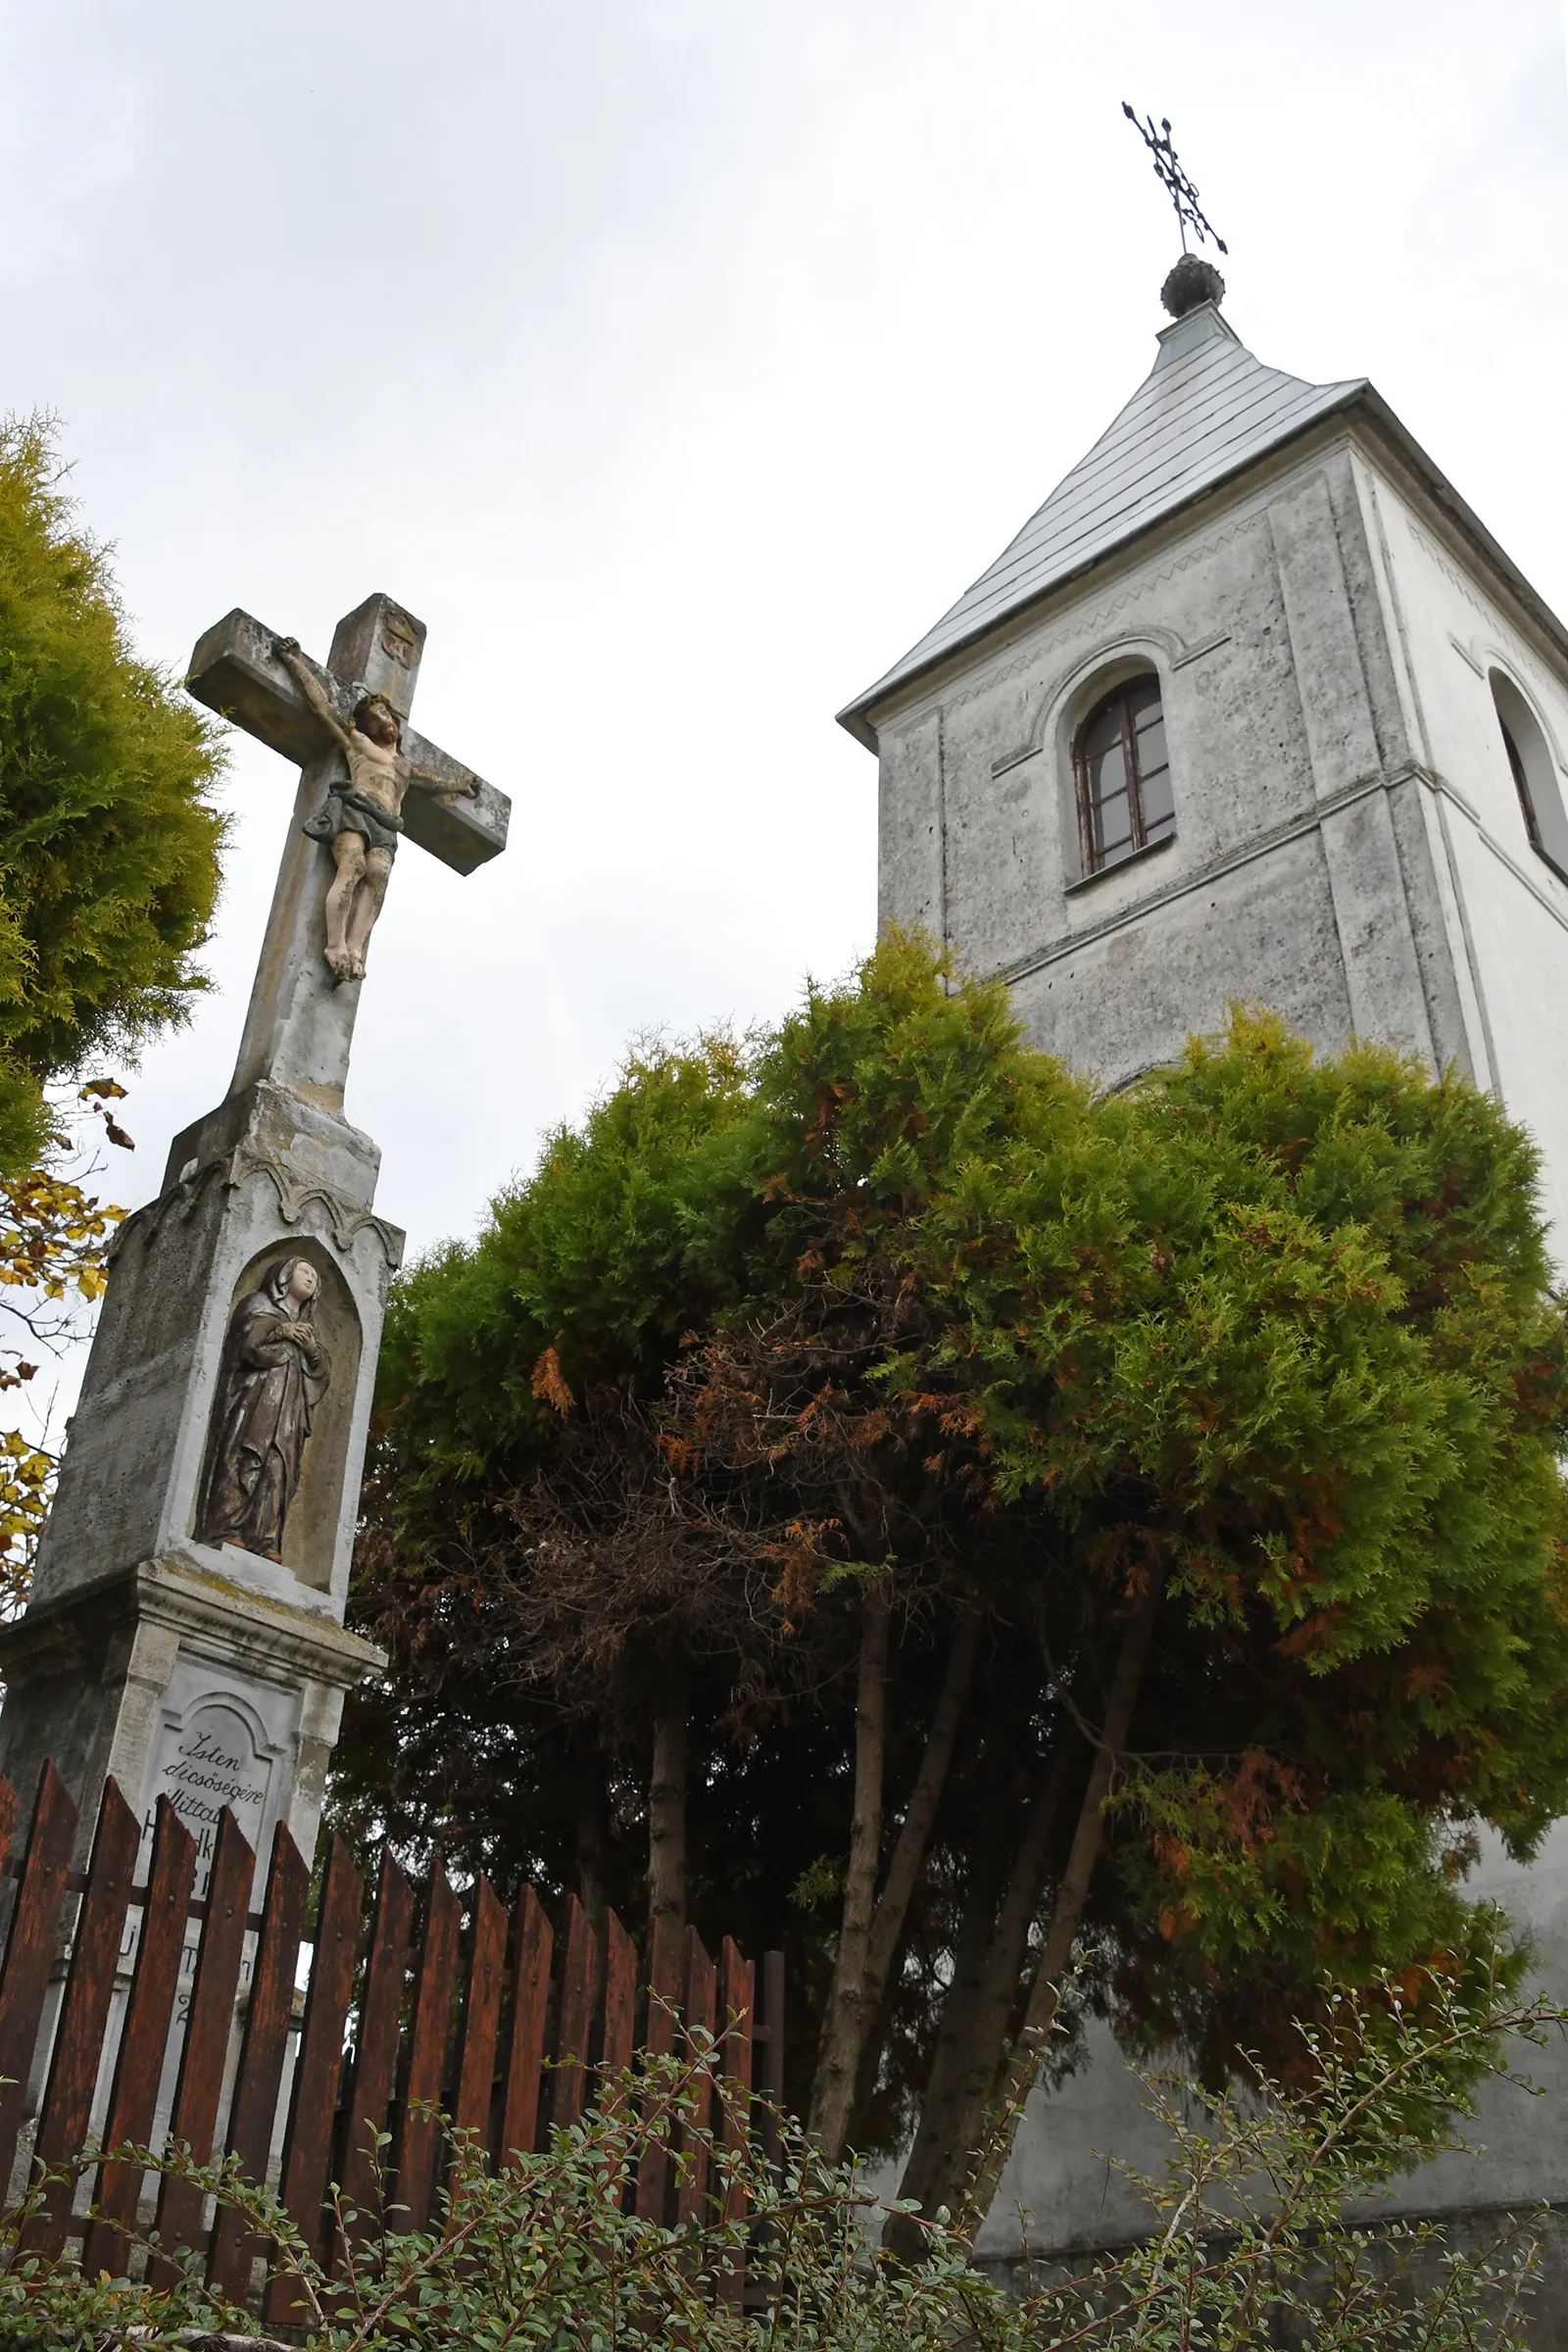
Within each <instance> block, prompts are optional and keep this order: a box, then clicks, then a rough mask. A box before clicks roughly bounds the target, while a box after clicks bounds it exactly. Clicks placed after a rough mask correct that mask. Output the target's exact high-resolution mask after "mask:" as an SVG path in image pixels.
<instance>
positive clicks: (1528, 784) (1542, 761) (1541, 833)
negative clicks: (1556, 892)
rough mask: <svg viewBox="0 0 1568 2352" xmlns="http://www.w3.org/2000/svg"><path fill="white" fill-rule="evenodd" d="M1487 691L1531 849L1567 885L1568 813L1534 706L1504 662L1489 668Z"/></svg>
mask: <svg viewBox="0 0 1568 2352" xmlns="http://www.w3.org/2000/svg"><path fill="white" fill-rule="evenodd" d="M1486 676H1487V686H1488V689H1489V691H1490V693H1491V696H1492V708H1493V711H1494V714H1495V718H1496V722H1497V732H1498V736H1499V737H1500V747H1499V748H1500V749H1501V751H1502V753H1503V756H1504V758H1505V760H1507V763H1508V769H1509V773H1510V775H1511V778H1512V781H1513V787H1514V791H1515V792H1516V794H1517V795H1518V801H1519V811H1520V816H1521V818H1522V820H1523V824H1524V828H1525V832H1526V834H1527V836H1528V838H1529V842H1530V846H1531V848H1532V849H1533V850H1534V851H1535V853H1536V855H1537V857H1538V858H1541V859H1542V860H1543V861H1544V863H1545V864H1547V865H1549V866H1550V867H1551V869H1552V871H1553V872H1554V873H1555V874H1556V875H1557V876H1558V878H1559V879H1560V880H1562V881H1564V882H1568V809H1565V808H1564V805H1563V792H1562V771H1561V764H1560V761H1559V760H1558V759H1557V758H1556V757H1555V751H1554V746H1553V744H1552V742H1551V739H1550V737H1549V735H1548V734H1547V732H1546V729H1545V726H1544V723H1543V721H1542V718H1541V715H1540V713H1539V712H1538V711H1537V709H1536V707H1535V704H1534V702H1533V701H1532V700H1531V698H1530V697H1529V696H1528V695H1527V694H1526V693H1525V692H1524V690H1523V688H1522V687H1521V686H1520V685H1519V683H1518V681H1517V679H1515V678H1514V677H1512V676H1511V675H1510V674H1509V672H1508V671H1507V670H1506V669H1504V668H1503V667H1502V666H1501V664H1500V663H1497V662H1492V663H1491V664H1489V666H1488V669H1487V673H1486Z"/></svg>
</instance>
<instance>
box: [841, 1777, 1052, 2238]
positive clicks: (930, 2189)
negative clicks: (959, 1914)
mask: <svg viewBox="0 0 1568 2352" xmlns="http://www.w3.org/2000/svg"><path fill="white" fill-rule="evenodd" d="M1081 1753H1082V1749H1081V1746H1080V1743H1079V1741H1078V1740H1076V1738H1074V1737H1072V1736H1071V1735H1069V1736H1068V1737H1067V1738H1065V1739H1064V1740H1062V1742H1061V1744H1060V1745H1059V1746H1058V1747H1057V1749H1056V1750H1055V1753H1054V1755H1053V1756H1052V1757H1051V1759H1050V1761H1049V1762H1048V1764H1047V1765H1046V1768H1045V1771H1044V1773H1043V1774H1042V1776H1041V1780H1040V1785H1039V1787H1038V1789H1036V1791H1035V1795H1034V1801H1033V1802H1032V1804H1031V1805H1030V1807H1029V1812H1028V1816H1027V1819H1026V1820H1025V1822H1024V1828H1023V1835H1022V1837H1021V1838H1020V1839H1019V1841H1018V1849H1017V1852H1016V1854H1015V1855H1014V1857H1013V1864H1012V1869H1011V1871H1010V1872H1009V1873H1008V1878H1007V1887H1006V1891H1005V1894H1004V1896H1003V1900H1002V1908H1001V1911H1000V1912H991V1913H988V1919H987V1932H986V1935H985V1939H984V1945H983V1948H982V1950H981V1953H980V1956H979V1959H978V1962H977V1964H976V1965H975V1967H974V1971H973V1976H972V1980H971V1981H969V1982H967V1983H965V1982H964V1981H963V1979H962V1977H961V1976H960V1971H959V1968H958V1967H955V1971H954V1986H953V1991H952V1993H950V1995H949V2002H948V2005H949V2007H950V2008H952V2009H953V2013H954V2014H953V2020H952V2025H951V2028H950V2025H949V2019H948V2016H947V2013H946V2011H944V2015H943V2021H942V2032H941V2036H940V2038H939V2040H938V2043H937V2050H936V2056H935V2059H934V2061H933V2063H932V2068H931V2079H930V2081H929V2082H928V2083H927V2085H926V2093H925V2097H924V2099H923V2100H922V2101H921V2105H920V2125H919V2129H918V2131H916V2133H915V2135H914V2145H913V2146H912V2147H911V2149H910V2150H909V2156H908V2161H907V2164H906V2166H905V2168H904V2179H903V2180H902V2181H901V2182H900V2184H899V2195H900V2197H901V2198H904V2197H912V2198H914V2199H915V2200H916V2201H917V2202H918V2204H919V2207H920V2210H921V2212H922V2213H924V2214H927V2215H930V2214H934V2213H935V2212H936V2210H937V2208H938V2206H939V2205H946V2206H947V2208H948V2210H949V2211H950V2212H954V2211H956V2208H957V2204H958V2200H959V2198H960V2197H961V2196H962V2193H963V2185H964V2182H965V2181H966V2180H967V2179H968V2177H969V2173H970V2169H971V2167H972V2166H973V2164H974V2161H975V2154H976V2150H977V2147H978V2144H979V2140H980V2134H981V2131H983V2129H984V2126H985V2116H986V2109H987V2107H988V2106H989V2105H990V2103H991V2098H992V2094H993V2092H994V2091H995V2089H996V2085H997V2076H998V2074H999V2072H1000V2070H1001V2067H1002V2060H1003V2054H1004V2052H1005V2048H1006V2042H1007V2027H1008V2025H1009V2023H1010V2022H1011V2019H1012V2014H1013V2011H1014V2009H1015V2008H1016V2007H1017V2002H1018V1980H1019V1977H1020V1976H1021V1974H1022V1973H1023V1966H1024V1959H1025V1955H1026V1953H1027V1951H1028V1948H1029V1930H1030V1927H1031V1925H1032V1924H1033V1921H1034V1919H1035V1917H1036V1914H1037V1913H1038V1911H1039V1909H1040V1900H1041V1896H1042V1894H1043V1893H1044V1891H1045V1885H1046V1873H1047V1871H1048V1869H1049V1867H1050V1863H1051V1849H1052V1846H1053V1844H1054V1841H1055V1834H1056V1824H1057V1820H1058V1818H1059V1816H1060V1812H1061V1800H1062V1796H1063V1794H1064V1793H1065V1790H1066V1787H1067V1781H1068V1776H1069V1774H1070V1772H1071V1771H1072V1768H1073V1765H1074V1764H1075V1762H1076V1761H1077V1759H1078V1757H1079V1756H1080V1755H1081ZM960 1985H961V1987H962V1990H961V1996H960ZM890 2229H891V2230H892V2232H893V2234H892V2235H890V2237H889V2239H888V2243H889V2244H890V2245H892V2246H893V2248H894V2250H895V2252H897V2253H899V2254H901V2255H903V2256H905V2257H906V2258H907V2259H909V2258H917V2257H918V2252H919V2248H920V2245H921V2241H922V2237H923V2233H922V2232H921V2231H920V2230H918V2229H910V2228H908V2227H907V2226H906V2227H905V2228H904V2229H902V2230H901V2229H898V2228H897V2227H896V2225H893V2224H890Z"/></svg>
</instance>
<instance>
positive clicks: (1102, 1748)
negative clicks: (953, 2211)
mask: <svg viewBox="0 0 1568 2352" xmlns="http://www.w3.org/2000/svg"><path fill="white" fill-rule="evenodd" d="M1159 1591H1160V1588H1159V1580H1158V1579H1157V1578H1155V1579H1153V1580H1152V1582H1151V1584H1150V1588H1149V1591H1148V1592H1147V1593H1145V1594H1144V1595H1143V1597H1142V1599H1141V1600H1140V1601H1139V1602H1138V1605H1137V1607H1136V1608H1135V1610H1134V1612H1133V1615H1132V1619H1131V1621H1130V1623H1129V1625H1128V1627H1127V1631H1126V1633H1125V1634H1124V1635H1123V1637H1122V1644H1121V1655H1120V1656H1119V1657H1118V1659H1117V1660H1116V1671H1115V1673H1114V1674H1113V1675H1112V1677H1111V1684H1110V1696H1109V1698H1108V1700H1107V1701H1106V1705H1105V1719H1104V1722H1103V1724H1102V1726H1101V1732H1100V1739H1099V1740H1098V1742H1097V1744H1096V1747H1095V1753H1094V1759H1093V1761H1092V1763H1091V1765H1090V1768H1089V1783H1088V1786H1087V1788H1086V1789H1085V1790H1084V1796H1083V1803H1082V1804H1081V1805H1080V1806H1079V1808H1078V1824H1077V1828H1076V1829H1075V1830H1074V1832H1073V1840H1072V1851H1071V1852H1070V1853H1069V1855H1068V1857H1067V1867H1066V1869H1065V1871H1064V1872H1063V1873H1062V1878H1061V1885H1060V1886H1059V1887H1057V1889H1056V1902H1055V1908H1054V1911H1053V1912H1052V1914H1051V1926H1050V1928H1049V1929H1048V1930H1047V1933H1046V1944H1045V1949H1044V1951H1043V1952H1042V1953H1041V1955H1040V1966H1039V1968H1038V1970H1037V1971H1036V1973H1035V1981H1034V1985H1033V1987H1032V1989H1031V1991H1030V1994H1029V2005H1028V2007H1027V2009H1026V2010H1025V2011H1024V2017H1023V2025H1022V2028H1021V2030H1020V2032H1019V2034H1018V2038H1017V2040H1016V2041H1015V2042H1014V2044H1013V2048H1012V2055H1011V2057H1010V2058H1009V2059H1008V2061H1007V2064H1006V2067H1005V2071H1004V2074H1003V2077H1002V2082H1001V2084H1000V2085H999V2088H998V2095H997V2101H996V2104H995V2107H994V2109H993V2111H992V2115H991V2117H990V2118H989V2119H988V2121H989V2125H990V2128H989V2131H988V2132H987V2135H986V2138H985V2142H984V2145H983V2147H982V2149H981V2153H980V2158H979V2162H978V2164H977V2165H976V2167H975V2170H974V2173H973V2176H972V2179H971V2180H970V2181H969V2183H968V2189H967V2194H966V2196H965V2198H964V2208H963V2212H962V2215H961V2217H960V2227H961V2228H962V2229H964V2230H965V2231H966V2232H967V2234H968V2236H969V2237H970V2238H971V2239H972V2238H973V2236H974V2233H975V2231H976V2230H977V2229H979V2227H980V2225H981V2223H982V2222H983V2221H984V2220H985V2217H986V2215H987V2213H988V2212H989V2210H990V2207H991V2200H992V2199H993V2197H994V2196H995V2195H996V2193H997V2186H998V2183H999V2182H1000V2181H1001V2179H1002V2176H1003V2173H1004V2171H1005V2167H1006V2162H1007V2158H1008V2157H1009V2156H1010V2155H1011V2153H1012V2143H1013V2141H1014V2140H1015V2139H1016V2137H1017V2136H1018V2126H1019V2123H1020V2122H1021V2121H1022V2118H1023V2110H1024V2102H1025V2100H1026V2099H1027V2098H1028V2096H1029V2092H1030V2090H1031V2089H1032V2088H1033V2086H1034V2082H1035V2078H1036V2076H1037V2075H1038V2074H1039V2071H1040V2061H1041V2058H1042V2056H1043V2055H1044V2052H1045V2048H1046V2043H1047V2039H1048V2037H1049V2035H1050V2033H1051V2029H1052V2025H1053V2024H1054V2020H1055V2015H1056V2011H1057V2008H1058V2007H1059V2005H1060V2001H1061V1980H1062V1978H1063V1977H1064V1976H1065V1975H1066V1973H1067V1963H1068V1961H1069V1960H1070V1959H1071V1958H1072V1947H1073V1945H1074V1943H1075V1942H1076V1941H1077V1939H1078V1930H1079V1928H1080V1926H1081V1925H1082V1922H1083V1916H1084V1906H1085V1905H1086V1903H1087V1902H1088V1900H1089V1886H1090V1881H1091V1880H1092V1879H1093V1877H1094V1875H1095V1864H1096V1863H1097V1862H1098V1861H1099V1859H1100V1849H1101V1846H1102V1845H1103V1842H1104V1835H1105V1823H1104V1803H1105V1799H1106V1797H1107V1796H1108V1795H1109V1794H1110V1784H1111V1779H1112V1776H1113V1774H1114V1772H1115V1769H1116V1764H1117V1760H1118V1758H1119V1757H1120V1755H1121V1753H1122V1751H1123V1750H1124V1749H1125V1747H1126V1745H1127V1735H1128V1733H1129V1731H1130V1730H1131V1729H1132V1720H1133V1709H1134V1708H1135V1706H1136V1705H1137V1703H1138V1687H1139V1684H1140V1683H1141V1682H1142V1680H1143V1673H1144V1662H1145V1660H1146V1659H1147V1657H1148V1655H1149V1644H1150V1641H1151V1638H1152V1634H1153V1631H1154V1620H1155V1618H1156V1616H1157V1615H1158V1613H1159Z"/></svg>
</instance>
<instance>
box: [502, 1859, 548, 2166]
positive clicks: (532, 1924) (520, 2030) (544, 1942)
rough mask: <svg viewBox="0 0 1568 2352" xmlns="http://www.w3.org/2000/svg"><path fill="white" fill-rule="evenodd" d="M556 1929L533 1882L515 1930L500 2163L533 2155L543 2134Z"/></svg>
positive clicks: (520, 1903)
mask: <svg viewBox="0 0 1568 2352" xmlns="http://www.w3.org/2000/svg"><path fill="white" fill-rule="evenodd" d="M555 1940H556V1933H555V1930H554V1928H552V1926H551V1925H550V1922H549V1920H548V1919H546V1917H545V1913H544V1905H543V1904H542V1903H541V1902H540V1900H539V1897H538V1896H537V1895H536V1894H535V1892H534V1890H533V1888H532V1887H524V1888H523V1890H522V1892H521V1894H520V1895H519V1896H518V1898H517V1907H516V1910H515V1913H514V1915H513V1931H512V2028H511V2032H510V2033H509V2034H508V2036H507V2079H506V2086H505V2088H504V2090H503V2092H502V2096H501V2144H500V2148H499V2150H498V2152H497V2162H498V2164H500V2165H506V2164H510V2163H511V2162H512V2159H513V2157H514V2156H531V2155H532V2154H533V2151H534V2149H535V2147H536V2146H537V2145H538V2137H539V2084H540V2075H541V2071H542V2069H543V2066H544V2055H545V2015H546V2012H547V2010H548V2007H549V2002H550V1956H551V1952H552V1950H553V1948H554V1945H555Z"/></svg>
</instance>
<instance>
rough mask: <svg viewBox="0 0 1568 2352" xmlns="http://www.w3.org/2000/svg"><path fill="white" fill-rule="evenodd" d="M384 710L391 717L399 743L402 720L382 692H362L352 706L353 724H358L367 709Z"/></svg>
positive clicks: (401, 736) (401, 737) (401, 739)
mask: <svg viewBox="0 0 1568 2352" xmlns="http://www.w3.org/2000/svg"><path fill="white" fill-rule="evenodd" d="M377 710H379V711H385V712H386V714H387V716H388V718H390V719H391V721H392V724H393V725H394V726H395V727H396V729H397V731H398V741H399V743H401V742H402V741H403V720H402V718H401V717H400V716H399V714H398V712H397V711H394V709H393V708H392V704H391V702H390V700H389V699H388V697H387V696H386V695H384V694H362V695H361V697H360V699H359V701H358V702H357V703H356V704H355V706H354V724H355V725H356V726H358V725H359V723H360V721H361V719H362V718H363V717H364V716H365V714H366V712H367V711H377Z"/></svg>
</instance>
